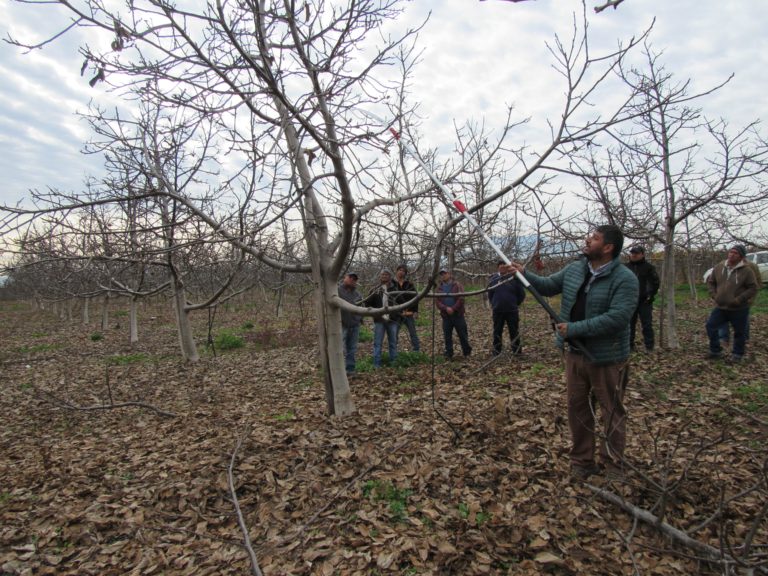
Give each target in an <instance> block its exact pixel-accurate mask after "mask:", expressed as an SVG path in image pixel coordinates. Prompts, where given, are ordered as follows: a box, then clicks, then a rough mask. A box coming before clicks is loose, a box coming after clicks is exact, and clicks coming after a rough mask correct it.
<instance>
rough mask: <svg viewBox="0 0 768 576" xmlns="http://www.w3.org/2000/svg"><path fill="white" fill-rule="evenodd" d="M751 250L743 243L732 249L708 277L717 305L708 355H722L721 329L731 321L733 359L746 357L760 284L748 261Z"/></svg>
mask: <svg viewBox="0 0 768 576" xmlns="http://www.w3.org/2000/svg"><path fill="white" fill-rule="evenodd" d="M746 255H747V251H746V249H745V248H744V246H742V245H741V244H737V245H735V246H733V247H731V249H730V250H728V257H727V258H726V259H725V260H724V261H723V262H720V263H719V264H717V265H716V266H715V268H714V269H713V270H712V274H710V276H709V279H708V280H707V288H708V289H709V295H710V297H711V298H712V299H713V300H714V303H715V307H714V308H713V309H712V312H710V314H709V318H707V323H706V328H707V337H708V338H709V354H708V356H707V357H708V358H709V359H711V360H716V359H718V358H722V356H723V347H722V344H721V343H720V328H721V326H722V325H723V324H726V323H727V324H730V325H731V327H732V328H733V348H732V350H731V356H730V358H729V360H730V361H731V362H739V361H740V360H741V359H742V358H743V357H744V351H745V343H746V334H747V323H748V321H749V306H750V303H751V302H752V301H753V300H754V297H755V295H756V294H757V289H758V287H759V285H758V283H757V282H758V281H757V278H755V273H754V272H753V271H752V269H751V268H750V267H749V266H747V265H746V264H745V258H744V257H745V256H746Z"/></svg>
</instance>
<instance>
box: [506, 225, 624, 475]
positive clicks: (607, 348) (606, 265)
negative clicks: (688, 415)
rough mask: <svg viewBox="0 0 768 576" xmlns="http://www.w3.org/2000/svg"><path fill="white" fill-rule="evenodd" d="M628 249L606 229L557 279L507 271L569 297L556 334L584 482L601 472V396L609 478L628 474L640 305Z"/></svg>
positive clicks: (576, 461)
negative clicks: (624, 258) (623, 257)
mask: <svg viewBox="0 0 768 576" xmlns="http://www.w3.org/2000/svg"><path fill="white" fill-rule="evenodd" d="M623 244H624V235H623V234H622V232H621V230H619V228H618V227H616V226H613V225H605V226H599V227H597V228H595V230H594V231H593V232H592V233H591V234H590V235H589V236H587V239H586V245H585V247H584V256H586V259H581V258H580V259H579V260H577V261H576V262H572V263H571V264H569V265H568V266H566V267H565V268H563V269H562V270H560V271H559V272H556V273H555V274H552V275H551V276H547V277H542V276H537V275H535V274H533V273H531V272H525V271H524V269H523V266H522V265H520V264H517V263H512V264H510V265H509V266H506V267H503V269H504V271H508V272H519V273H521V274H524V275H525V278H526V280H527V281H528V282H530V284H531V285H532V286H533V287H534V288H535V289H536V290H538V291H539V292H540V293H541V294H542V295H544V296H554V295H556V294H562V301H561V307H560V322H558V323H556V324H555V330H556V333H557V334H556V340H557V346H558V347H560V348H561V349H563V350H564V355H565V381H566V388H567V394H568V424H569V427H570V429H571V440H572V447H571V454H570V456H571V474H572V476H573V477H574V478H576V479H579V480H586V479H587V478H589V477H590V476H591V475H593V474H596V473H598V472H600V468H599V467H598V465H597V464H596V462H595V436H596V433H595V415H594V407H593V406H592V404H591V398H592V396H593V395H594V397H596V398H597V400H598V402H599V404H600V417H601V420H602V424H603V430H604V438H603V439H602V440H601V442H600V460H601V464H602V465H603V467H604V468H605V474H606V476H608V477H609V478H620V477H621V475H622V474H623V465H622V463H623V457H624V445H625V442H626V421H627V412H626V410H625V408H624V403H623V398H624V391H625V388H626V385H627V379H628V376H629V373H628V369H629V365H628V358H629V322H630V319H631V318H632V314H634V312H635V307H636V306H637V298H638V282H637V278H636V277H635V275H634V274H633V273H632V272H631V271H630V270H629V269H628V268H627V267H626V266H624V265H623V264H622V263H621V262H620V261H619V254H621V248H622V245H623ZM571 339H578V342H579V347H576V346H573V345H572V344H571ZM585 349H586V350H585ZM587 354H588V355H587Z"/></svg>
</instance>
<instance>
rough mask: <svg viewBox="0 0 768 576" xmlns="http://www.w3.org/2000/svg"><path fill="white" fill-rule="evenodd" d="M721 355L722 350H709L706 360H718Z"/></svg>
mask: <svg viewBox="0 0 768 576" xmlns="http://www.w3.org/2000/svg"><path fill="white" fill-rule="evenodd" d="M722 357H723V353H722V352H710V353H709V354H707V360H720V359H721V358H722Z"/></svg>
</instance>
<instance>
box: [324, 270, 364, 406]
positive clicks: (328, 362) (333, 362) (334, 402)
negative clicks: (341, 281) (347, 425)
mask: <svg viewBox="0 0 768 576" xmlns="http://www.w3.org/2000/svg"><path fill="white" fill-rule="evenodd" d="M336 290H337V287H336V280H335V279H332V278H325V279H321V280H320V281H319V282H318V283H317V289H316V290H315V304H316V307H317V318H318V330H317V331H318V334H319V336H320V338H319V341H320V363H321V366H322V370H323V377H324V381H325V399H326V403H327V405H328V411H329V412H330V413H331V414H334V415H336V416H346V415H348V414H352V413H353V412H354V411H355V403H354V401H353V400H352V393H351V392H350V389H349V380H348V379H347V371H346V367H345V364H344V343H343V339H342V332H341V311H340V310H339V309H338V308H337V307H336V306H332V305H331V304H330V299H331V296H333V295H334V294H335V293H336Z"/></svg>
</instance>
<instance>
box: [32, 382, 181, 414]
mask: <svg viewBox="0 0 768 576" xmlns="http://www.w3.org/2000/svg"><path fill="white" fill-rule="evenodd" d="M32 389H33V390H34V391H35V392H37V395H38V396H39V397H40V398H42V399H43V400H45V401H46V402H50V403H51V404H53V405H54V406H58V407H59V408H64V409H66V410H77V411H80V412H96V411H98V410H113V409H116V408H146V409H147V410H151V411H152V412H154V413H155V414H158V415H160V416H167V417H168V418H176V416H177V414H175V413H174V412H166V411H165V410H160V408H157V407H155V406H152V404H147V403H146V402H134V401H129V402H118V403H117V404H115V403H114V402H111V403H109V404H96V405H94V406H78V405H77V404H73V403H72V402H69V401H67V400H64V399H62V398H58V397H57V396H55V395H54V394H52V393H50V392H48V391H47V390H42V389H41V388H38V387H37V386H34V385H32Z"/></svg>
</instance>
